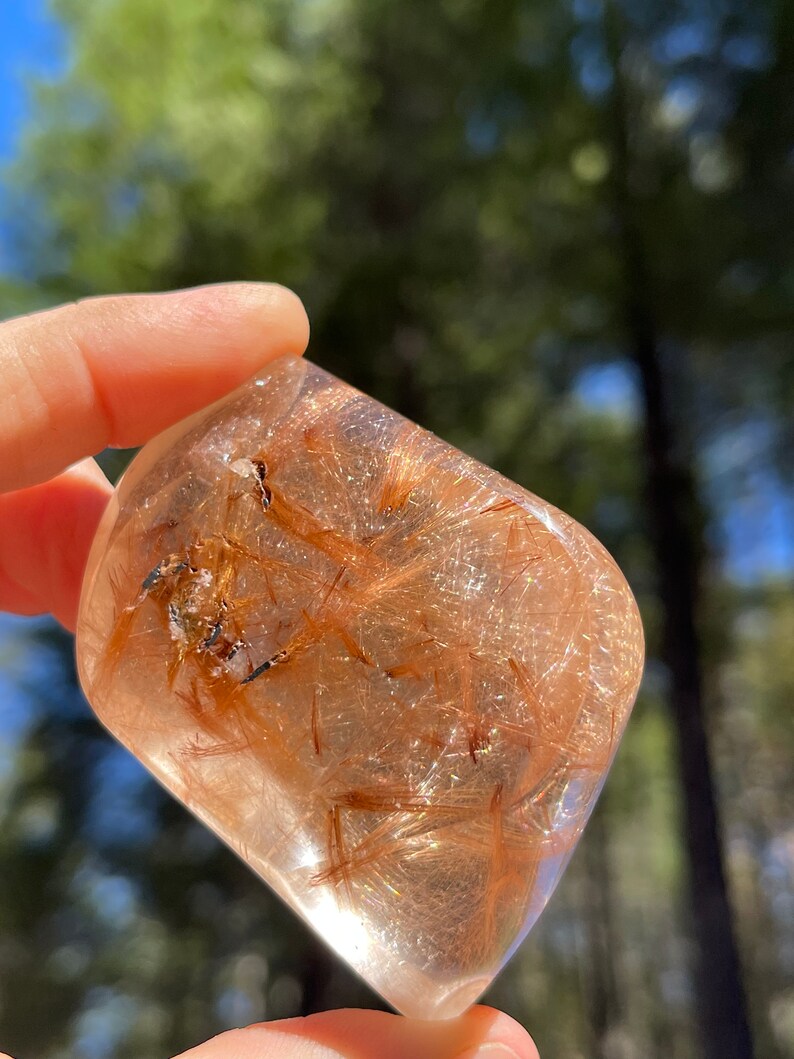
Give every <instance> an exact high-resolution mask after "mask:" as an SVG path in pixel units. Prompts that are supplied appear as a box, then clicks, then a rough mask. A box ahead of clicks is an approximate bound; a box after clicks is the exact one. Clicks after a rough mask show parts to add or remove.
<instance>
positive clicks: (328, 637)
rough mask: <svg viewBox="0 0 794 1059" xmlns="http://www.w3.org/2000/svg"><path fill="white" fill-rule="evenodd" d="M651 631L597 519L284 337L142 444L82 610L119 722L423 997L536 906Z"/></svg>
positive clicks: (258, 863) (524, 926)
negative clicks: (589, 524)
mask: <svg viewBox="0 0 794 1059" xmlns="http://www.w3.org/2000/svg"><path fill="white" fill-rule="evenodd" d="M642 654H643V648H642V632H641V627H640V622H639V618H638V614H637V610H636V606H635V603H634V600H633V598H632V596H631V593H630V591H629V589H628V586H627V585H626V582H625V580H624V578H623V576H622V575H621V573H620V571H619V570H618V568H617V567H616V565H615V563H614V562H613V560H612V559H611V558H610V557H609V555H608V554H607V553H606V552H605V550H604V549H603V548H602V547H601V545H600V544H598V543H597V542H596V541H595V540H594V538H593V537H592V536H591V535H590V534H589V533H588V532H587V531H586V530H585V529H583V528H582V527H581V526H579V525H578V524H577V523H576V522H574V521H573V520H572V519H570V518H569V517H568V516H567V515H564V514H563V513H562V512H560V511H558V510H556V509H555V508H553V507H551V506H550V505H548V504H546V503H544V502H543V501H542V500H539V499H538V498H537V497H535V496H533V495H532V494H530V493H528V492H526V491H525V490H523V489H521V488H520V487H519V486H517V485H515V484H514V483H512V482H510V481H508V480H507V479H505V478H503V477H502V476H501V475H499V474H497V473H496V472H494V471H492V470H490V469H489V468H487V467H485V466H483V465H482V464H480V463H478V462H476V461H475V460H472V459H470V458H468V457H467V456H464V455H463V454H462V453H460V452H458V451H457V450H456V449H454V448H452V447H451V446H449V445H447V444H445V443H444V442H443V441H440V440H439V439H438V438H436V437H434V436H433V435H432V434H429V433H427V432H426V431H424V430H422V429H420V428H419V427H417V426H415V425H414V424H412V423H410V422H408V421H407V420H405V419H403V418H402V417H400V416H399V415H397V414H396V413H394V412H392V411H390V410H389V409H387V408H385V407H384V406H383V405H381V404H379V403H377V402H376V401H374V400H372V399H371V398H368V397H366V396H364V395H363V394H361V393H359V392H358V391H356V390H354V389H352V388H351V387H349V386H347V385H346V384H345V383H342V382H340V381H339V380H337V379H335V378H333V377H332V376H330V375H328V374H327V373H326V372H324V371H322V370H321V369H319V368H317V367H315V366H314V365H312V364H310V363H309V362H307V361H305V360H300V359H297V358H293V357H283V358H281V359H280V360H278V361H276V362H275V363H274V364H272V365H270V366H269V368H268V369H267V370H266V371H264V372H263V373H262V374H261V375H260V376H259V377H257V378H255V379H252V380H251V381H250V382H249V383H247V384H246V385H244V386H243V387H242V388H241V389H239V390H237V391H236V392H235V393H234V394H232V395H231V396H230V397H228V398H227V399H225V400H224V401H223V402H221V403H220V404H218V405H215V406H213V407H212V408H210V409H208V410H206V411H205V412H203V413H200V414H199V415H198V416H194V417H193V418H192V419H191V420H189V421H186V422H185V423H182V424H179V425H178V426H177V427H175V428H173V429H172V430H170V431H168V432H167V433H166V434H164V435H162V436H161V437H159V438H157V439H155V440H154V441H152V442H150V444H149V445H147V446H146V448H145V449H144V450H143V451H142V452H141V453H140V455H139V456H138V457H137V459H136V460H135V461H134V463H133V464H132V466H131V467H130V469H129V471H128V472H127V474H126V475H125V477H124V479H123V481H122V483H121V484H120V486H119V488H118V490H117V491H116V494H115V495H114V498H113V501H112V503H111V506H110V509H109V511H108V513H107V515H106V517H105V519H104V522H103V524H102V526H101V527H100V530H99V532H98V534H97V539H96V542H95V544H94V548H93V551H92V554H91V559H90V561H89V567H88V570H87V573H86V580H85V586H84V590H83V600H82V605H81V613H80V621H79V629H78V661H79V668H80V675H81V679H82V683H83V686H84V688H85V691H86V694H87V695H88V698H89V700H90V701H91V703H92V704H93V706H94V708H95V709H96V712H97V713H98V715H99V717H100V718H101V720H102V721H103V722H104V724H105V725H106V726H107V727H108V728H109V729H110V731H111V732H113V734H114V735H115V736H117V737H118V738H119V739H120V740H121V741H122V742H123V743H124V744H126V746H128V747H129V748H130V749H131V750H132V751H133V753H135V754H136V755H137V756H138V757H139V758H140V759H141V760H142V761H143V762H144V763H145V764H146V766H147V767H148V768H149V769H150V770H151V771H152V772H153V773H154V775H155V776H156V777H157V778H158V779H159V780H160V781H161V782H162V783H163V784H164V785H165V786H166V787H167V788H168V789H169V790H170V791H171V792H172V793H173V794H175V795H176V796H177V797H178V798H179V799H181V800H182V801H183V802H184V803H185V804H186V805H187V806H189V807H190V809H191V810H192V811H193V812H194V813H195V814H196V815H197V816H198V817H199V818H200V819H201V820H203V821H204V822H205V823H206V824H207V825H208V826H209V827H211V828H212V829H213V831H215V832H216V833H217V834H218V835H220V837H221V838H222V839H224V841H226V842H227V843H228V844H229V845H230V846H231V847H232V848H233V849H234V850H235V851H236V852H237V853H238V854H239V855H240V856H241V857H242V858H243V859H244V860H245V861H247V863H248V864H249V865H250V866H251V867H252V868H253V869H254V870H255V871H256V872H258V873H259V874H260V875H261V876H262V878H263V879H265V880H266V881H267V882H268V883H269V884H270V885H271V886H272V887H273V889H274V890H275V891H276V892H277V893H278V894H280V895H281V897H283V898H284V900H285V901H287V902H288V904H290V905H291V906H292V907H293V908H294V909H295V910H296V911H298V912H299V913H300V914H301V915H302V916H303V917H304V918H305V919H306V920H307V921H308V922H309V923H310V924H311V925H312V927H314V929H315V930H316V931H317V932H318V933H319V934H320V935H321V936H322V937H323V938H324V939H325V940H326V941H327V942H328V944H329V945H331V946H332V947H333V948H334V949H335V950H336V951H337V952H338V953H339V955H340V956H342V957H343V958H344V959H345V960H347V961H348V962H349V963H350V964H351V965H352V966H353V967H354V968H355V969H356V970H358V971H359V972H360V973H361V974H362V975H363V976H364V978H366V979H367V981H368V982H370V983H371V984H372V985H373V986H374V987H375V989H377V990H378V991H379V992H380V993H381V994H382V995H383V996H384V997H385V998H386V999H387V1000H388V1001H389V1002H390V1003H391V1004H393V1005H394V1006H395V1007H396V1008H398V1009H399V1010H401V1011H403V1012H405V1013H406V1014H409V1015H414V1016H419V1017H425V1018H446V1017H450V1016H453V1015H456V1014H458V1013H459V1012H461V1011H462V1010H463V1009H465V1008H466V1007H467V1006H468V1005H469V1004H470V1003H472V1002H473V1001H474V1000H475V999H476V998H477V997H478V996H479V994H480V993H481V992H482V991H483V989H485V987H486V986H487V985H488V983H489V982H490V980H491V978H492V977H493V976H494V975H495V974H496V973H497V971H498V970H499V969H500V967H501V966H502V965H503V964H504V962H505V961H506V960H507V959H508V957H509V956H510V954H511V953H512V952H513V951H514V949H515V948H516V946H517V944H518V943H519V942H520V940H521V939H522V938H523V937H524V936H525V935H526V933H527V931H528V930H529V929H530V927H531V926H532V924H533V923H534V922H535V920H536V919H537V917H538V916H539V914H540V912H541V911H542V909H543V906H544V905H545V903H546V901H547V899H548V897H549V895H550V894H551V892H552V890H553V889H554V886H555V885H556V883H557V880H558V879H559V877H560V874H561V872H562V870H563V868H564V867H565V864H566V862H567V860H568V858H569V856H570V854H571V851H572V850H573V847H574V845H575V843H576V841H577V839H578V838H579V835H580V834H581V831H582V828H583V827H584V824H585V822H586V820H587V817H588V814H589V813H590V810H591V809H592V807H593V803H594V800H595V798H596V796H597V794H598V791H599V789H600V787H601V785H602V783H603V780H604V777H605V774H606V771H607V769H608V768H609V765H610V762H611V760H612V757H613V755H614V752H615V749H616V747H617V743H618V741H619V739H620V736H621V733H622V731H623V728H624V725H625V723H626V719H627V717H628V714H629V711H630V709H631V706H632V703H633V701H634V697H635V693H636V690H637V685H638V682H639V678H640V672H641V667H642Z"/></svg>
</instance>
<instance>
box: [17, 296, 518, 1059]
mask: <svg viewBox="0 0 794 1059" xmlns="http://www.w3.org/2000/svg"><path fill="white" fill-rule="evenodd" d="M308 337H309V323H308V319H307V317H306V312H305V310H304V308H303V305H302V304H301V302H300V300H299V299H298V298H297V296H296V295H295V294H293V293H292V292H291V291H289V290H287V289H286V288H284V287H280V286H277V285H274V284H260V283H233V284H222V285H216V286H209V287H200V288H195V289H192V290H187V291H176V292H174V293H169V294H155V295H124V296H119V297H108V298H94V299H89V300H86V301H82V302H78V303H74V304H70V305H64V306H61V307H60V308H57V309H52V310H49V311H47V312H42V313H36V314H33V315H30V316H23V317H18V318H16V319H13V320H8V321H6V322H5V323H2V324H0V610H7V611H11V612H13V613H17V614H41V613H45V612H50V613H52V614H53V615H54V616H55V617H56V618H57V619H58V621H60V622H61V623H62V624H63V625H64V626H66V628H68V629H71V630H73V629H74V626H75V621H76V616H77V605H78V599H79V593H80V585H81V581H82V574H83V569H84V567H85V563H86V559H87V556H88V550H89V548H90V545H91V541H92V539H93V536H94V532H95V530H96V527H97V525H98V523H99V520H100V518H101V516H102V513H103V511H104V509H105V506H106V505H107V502H108V499H109V497H110V495H111V492H112V487H111V485H110V483H109V482H108V480H107V479H106V478H105V476H104V474H103V473H102V471H101V470H100V468H99V466H98V465H97V463H96V462H95V460H93V459H92V458H91V454H92V453H95V452H99V451H100V450H101V449H103V448H106V447H107V446H120V447H130V446H135V445H141V444H143V443H144V442H145V441H147V440H148V439H149V438H150V437H152V436H153V435H155V434H157V433H159V432H160V431H161V430H163V429H164V428H165V427H167V426H169V425H170V424H172V423H174V422H176V421H177V420H179V419H182V418H183V417H184V416H186V415H188V414H190V413H191V412H195V411H197V410H198V409H200V408H202V407H203V406H205V405H207V404H209V403H210V402H211V401H214V400H216V399H217V398H219V397H221V396H223V395H224V394H225V393H228V392H230V391H231V390H233V389H234V388H235V387H236V386H238V385H239V384H240V383H241V382H243V380H245V379H246V378H248V377H249V376H250V375H252V374H253V373H254V372H255V371H257V370H258V369H259V368H261V367H263V366H264V365H265V364H267V363H268V362H269V361H270V360H273V359H275V358H276V357H279V356H281V355H283V354H285V353H292V354H294V355H295V356H300V355H301V354H302V353H303V351H304V350H305V348H306V344H307V342H308ZM186 1043H187V1042H186ZM478 1056H481V1057H482V1059H501V1057H504V1059H509V1057H514V1059H515V1057H518V1059H537V1056H538V1053H537V1051H536V1049H535V1046H534V1045H533V1043H532V1041H531V1040H530V1038H529V1036H528V1035H527V1033H526V1031H525V1030H523V1029H522V1028H521V1026H519V1025H518V1023H516V1022H515V1021H513V1020H512V1019H511V1018H509V1017H508V1016H507V1015H505V1014H502V1013H501V1012H497V1011H494V1010H493V1009H491V1008H486V1007H476V1008H473V1009H471V1010H470V1011H468V1012H467V1013H466V1014H465V1015H462V1016H461V1017H460V1018H457V1019H452V1020H449V1021H447V1022H420V1021H418V1020H410V1019H406V1018H403V1017H402V1016H398V1015H389V1014H386V1013H385V1012H375V1011H328V1012H323V1013H321V1014H317V1015H311V1016H308V1017H307V1018H303V1019H287V1020H285V1021H282V1022H270V1023H263V1024H261V1025H256V1026H249V1027H248V1028H246V1029H235V1030H231V1031H229V1032H228V1033H225V1034H221V1035H220V1036H219V1037H215V1038H214V1039H213V1040H211V1041H207V1042H206V1043H204V1044H201V1045H198V1046H197V1047H195V1048H192V1049H191V1050H190V1051H188V1052H184V1053H183V1055H182V1059H342V1057H344V1059H475V1057H478ZM0 1059H10V1057H9V1056H6V1055H3V1054H2V1053H0ZM18 1059H25V1057H24V1056H20V1057H18Z"/></svg>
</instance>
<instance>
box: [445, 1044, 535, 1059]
mask: <svg viewBox="0 0 794 1059" xmlns="http://www.w3.org/2000/svg"><path fill="white" fill-rule="evenodd" d="M458 1059H522V1057H521V1056H520V1055H519V1054H518V1052H515V1051H513V1049H512V1048H510V1047H509V1046H508V1045H506V1044H500V1043H499V1042H497V1041H489V1042H488V1043H487V1044H478V1045H477V1046H476V1048H469V1049H468V1051H465V1052H462V1053H461V1054H460V1055H459V1056H458Z"/></svg>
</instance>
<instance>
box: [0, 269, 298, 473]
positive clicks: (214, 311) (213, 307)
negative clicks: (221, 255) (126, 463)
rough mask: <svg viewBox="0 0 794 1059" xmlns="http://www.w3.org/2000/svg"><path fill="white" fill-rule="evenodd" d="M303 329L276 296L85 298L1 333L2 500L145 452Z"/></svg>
mask: <svg viewBox="0 0 794 1059" xmlns="http://www.w3.org/2000/svg"><path fill="white" fill-rule="evenodd" d="M308 336H309V324H308V320H307V317H306V312H305V310H304V308H303V305H302V304H301V302H300V299H299V298H298V297H297V295H295V294H293V293H292V292H291V291H289V290H287V289H286V288H285V287H281V286H278V285H277V284H265V283H229V284H220V285H216V286H210V287H198V288H195V289H192V290H185V291H177V292H175V293H172V294H138V295H121V296H115V297H103V298H93V299H89V300H86V301H82V302H76V303H73V304H71V305H65V306H61V307H60V308H58V309H52V310H49V311H46V312H42V313H35V314H33V315H31V316H23V317H18V318H16V319H14V320H9V321H7V322H6V323H4V324H1V325H0V492H3V491H6V490H10V489H18V488H21V487H22V486H28V485H33V484H36V483H38V482H42V481H45V480H46V479H48V478H50V477H52V476H53V475H54V474H56V473H57V472H58V471H60V470H62V469H63V468H64V467H67V466H69V465H70V464H72V463H74V462H76V461H77V460H78V459H80V458H81V457H83V456H87V455H91V454H93V453H96V452H99V451H100V450H101V449H103V448H106V447H107V446H108V445H118V446H123V447H127V446H132V445H138V444H141V443H142V442H144V441H145V440H146V439H147V438H149V437H151V436H152V435H153V434H156V433H158V432H159V431H161V430H162V429H164V428H165V427H166V426H169V425H170V424H171V423H174V422H176V421H177V420H179V419H182V418H183V417H184V416H186V415H188V414H189V413H190V412H193V411H196V410H197V409H199V408H201V407H203V406H204V405H206V404H209V403H210V402H211V401H213V400H215V399H216V398H218V397H220V396H222V395H223V394H224V393H226V392H228V391H230V390H232V389H234V388H235V386H237V385H238V384H239V383H241V382H242V381H243V380H244V379H246V378H248V376H250V375H252V374H253V373H254V371H256V369H257V368H259V367H261V366H262V365H263V364H264V363H266V362H267V361H269V360H272V359H274V358H275V357H277V356H280V355H281V354H282V353H295V354H301V353H302V352H303V351H304V349H305V348H306V343H307V341H308Z"/></svg>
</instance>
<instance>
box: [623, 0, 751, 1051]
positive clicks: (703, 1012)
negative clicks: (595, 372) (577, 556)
mask: <svg viewBox="0 0 794 1059" xmlns="http://www.w3.org/2000/svg"><path fill="white" fill-rule="evenodd" d="M618 17H619V16H618V13H617V11H616V6H615V5H614V3H610V4H609V5H608V7H607V39H608V45H609V50H610V53H611V58H612V68H613V74H614V88H613V94H612V113H611V122H612V129H611V133H612V143H613V151H614V174H613V179H612V191H613V195H614V211H615V219H616V221H617V225H618V229H619V239H620V245H621V252H622V257H623V269H624V277H625V305H624V311H625V326H626V331H627V337H628V340H629V343H630V346H631V358H632V360H633V362H634V364H635V365H636V368H637V371H638V374H639V379H640V386H641V393H642V407H643V416H644V424H643V426H644V430H643V435H644V437H643V443H644V454H645V466H646V472H645V473H646V481H645V493H646V504H647V517H648V522H649V527H648V530H649V538H650V542H651V546H652V551H653V556H654V562H655V567H656V576H657V579H658V595H659V599H660V602H661V604H662V620H663V642H662V652H663V658H664V661H665V663H666V665H667V668H668V672H669V679H670V686H669V702H670V707H671V711H672V716H673V722H674V728H675V735H676V744H677V747H676V749H677V758H678V768H679V772H680V780H681V788H682V809H683V827H684V839H685V848H686V852H687V862H688V876H689V892H690V905H691V914H692V919H693V930H694V937H695V941H696V944H697V952H696V959H697V967H696V986H697V993H696V1002H697V1018H698V1022H699V1025H700V1029H701V1036H702V1041H703V1054H704V1055H705V1056H706V1059H751V1057H752V1055H753V1043H752V1036H751V1032H750V1025H749V1021H748V1015H747V1005H746V1001H745V995H744V988H743V983H742V974H741V967H740V962H739V954H738V949H737V945H736V939H735V934H734V928H733V918H732V913H731V907H730V902H729V899H728V890H727V883H726V876H725V866H724V860H723V851H722V843H721V835H720V825H719V818H718V812H717V803H716V797H715V790H714V781H713V775H712V766H711V758H710V753H709V746H708V737H707V733H706V724H705V716H704V714H705V710H704V688H703V672H702V662H701V651H700V643H699V637H698V626H697V616H698V607H699V602H700V600H699V594H700V584H699V582H700V572H701V571H700V556H701V555H702V553H703V548H702V541H700V540H699V539H698V534H699V530H698V529H697V528H696V526H695V525H694V522H695V516H696V513H697V511H698V503H697V491H696V488H695V482H694V476H693V473H692V470H691V467H690V466H688V465H687V464H686V463H685V462H684V460H683V459H682V458H681V457H680V455H679V451H678V446H677V444H676V440H677V439H676V436H675V429H674V420H673V415H672V411H671V409H672V395H671V393H670V389H669V384H668V380H667V379H666V378H665V375H664V372H663V370H662V365H661V357H660V348H659V332H658V327H657V321H656V319H655V315H654V309H653V305H652V296H651V286H650V277H649V269H648V255H647V252H646V250H645V248H644V246H643V242H642V237H641V229H640V226H639V224H638V221H637V213H636V204H635V202H634V201H633V195H632V192H631V188H630V185H629V179H628V177H629V171H630V164H631V158H630V146H629V134H628V127H629V126H628V122H629V118H628V112H627V102H626V94H625V86H624V84H623V83H622V78H621V70H620V61H619V60H620V53H621V50H622V49H621V40H622V37H623V34H622V32H621V28H620V25H619V22H618Z"/></svg>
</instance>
